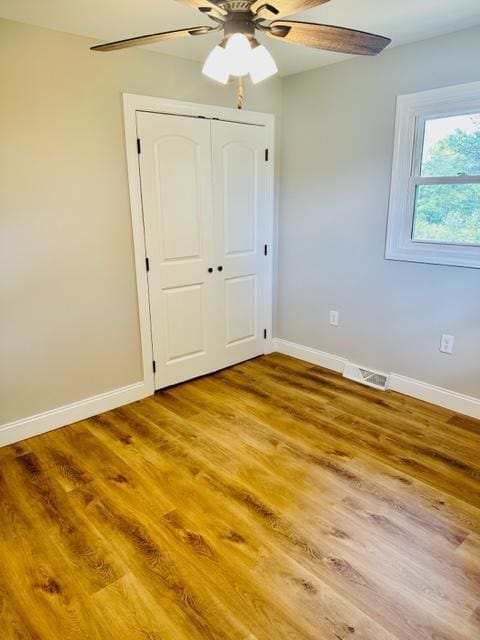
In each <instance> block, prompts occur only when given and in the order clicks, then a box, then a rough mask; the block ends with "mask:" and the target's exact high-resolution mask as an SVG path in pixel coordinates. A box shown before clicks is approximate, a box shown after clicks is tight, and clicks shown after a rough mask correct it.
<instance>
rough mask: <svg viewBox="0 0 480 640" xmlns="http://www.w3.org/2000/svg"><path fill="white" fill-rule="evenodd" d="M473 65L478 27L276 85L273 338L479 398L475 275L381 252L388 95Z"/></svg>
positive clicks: (389, 144)
mask: <svg viewBox="0 0 480 640" xmlns="http://www.w3.org/2000/svg"><path fill="white" fill-rule="evenodd" d="M479 60H480V29H478V28H476V29H471V30H467V31H463V32H458V33H454V34H450V35H448V36H443V37H440V38H435V39H432V40H427V41H424V42H420V43H415V44H412V45H408V46H404V47H399V48H395V49H391V50H390V51H388V50H387V51H386V52H385V53H384V54H382V55H380V56H379V57H377V58H356V59H353V60H351V61H347V62H343V63H341V64H336V65H332V66H329V67H324V68H321V69H317V70H314V71H310V72H306V73H302V74H298V75H295V76H290V77H289V78H286V79H285V80H284V82H283V130H282V165H281V191H280V203H281V213H280V221H279V263H278V288H277V336H278V337H280V338H284V339H286V340H291V341H293V342H297V343H300V344H303V345H307V346H309V347H313V348H317V349H321V350H323V351H327V352H329V353H332V354H337V355H340V356H343V357H346V358H348V359H351V360H353V361H357V362H359V363H363V364H366V365H369V366H371V367H376V368H379V369H381V370H385V371H394V372H396V373H399V374H403V375H406V376H410V377H412V378H416V379H419V380H422V381H424V382H429V383H432V384H436V385H440V386H443V387H446V388H449V389H452V390H455V391H459V392H463V393H466V394H469V395H473V396H477V397H479V396H480V270H476V269H466V268H458V267H445V266H437V265H425V264H415V263H407V262H394V261H387V260H385V259H384V244H385V229H386V221H387V209H388V197H389V182H390V175H391V164H392V149H393V137H394V117H395V99H396V96H397V95H398V94H403V93H411V92H414V91H421V90H425V89H431V88H435V87H442V86H446V85H451V84H458V83H462V82H469V81H473V80H480V65H479ZM330 309H338V310H339V311H340V314H341V320H340V322H341V324H340V326H339V327H338V328H334V327H330V326H329V324H328V311H329V310H330ZM441 333H451V334H454V335H455V338H456V343H455V352H454V354H453V355H451V356H449V355H443V354H440V353H439V351H438V346H439V341H440V335H441Z"/></svg>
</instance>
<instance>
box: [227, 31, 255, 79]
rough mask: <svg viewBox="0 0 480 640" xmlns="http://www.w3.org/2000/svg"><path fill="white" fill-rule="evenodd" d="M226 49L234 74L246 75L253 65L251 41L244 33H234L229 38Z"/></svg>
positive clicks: (229, 65) (231, 71)
mask: <svg viewBox="0 0 480 640" xmlns="http://www.w3.org/2000/svg"><path fill="white" fill-rule="evenodd" d="M225 51H226V53H227V56H228V67H229V70H230V75H232V76H246V75H247V73H249V71H250V67H251V55H252V48H251V46H250V41H249V39H248V38H247V36H245V35H244V34H243V33H234V34H233V35H232V36H230V37H229V39H228V40H227V44H226V46H225Z"/></svg>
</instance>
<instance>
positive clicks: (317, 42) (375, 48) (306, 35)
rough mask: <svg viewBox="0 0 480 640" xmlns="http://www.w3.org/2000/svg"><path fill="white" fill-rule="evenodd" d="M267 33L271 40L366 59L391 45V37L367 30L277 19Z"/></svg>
mask: <svg viewBox="0 0 480 640" xmlns="http://www.w3.org/2000/svg"><path fill="white" fill-rule="evenodd" d="M266 33H267V35H269V36H270V37H271V38H275V39H276V40H283V41H284V42H291V43H293V44H303V45H305V46H306V47H315V48H317V49H325V50H326V51H337V52H338V53H353V54H358V55H363V56H375V55H377V53H380V51H382V50H383V49H385V47H386V46H387V45H388V44H390V42H391V40H390V38H384V37H383V36H376V35H375V34H373V33H366V32H365V31H356V30H355V29H345V28H344V27H333V26H331V25H328V24H313V23H312V22H293V21H290V20H274V22H271V23H270V30H269V31H267V32H266Z"/></svg>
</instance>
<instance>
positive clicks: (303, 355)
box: [272, 338, 348, 373]
mask: <svg viewBox="0 0 480 640" xmlns="http://www.w3.org/2000/svg"><path fill="white" fill-rule="evenodd" d="M272 342H273V348H274V351H278V352H279V353H284V354H285V355H287V356H292V357H293V358H298V359H299V360H305V362H311V363H312V364H316V365H318V366H319V367H325V368H326V369H331V370H332V371H337V372H338V373H343V370H344V368H345V365H346V364H347V362H348V360H347V359H346V358H340V356H333V355H332V354H331V353H326V352H325V351H319V350H318V349H312V348H311V347H304V346H303V345H302V344H296V343H295V342H289V341H288V340H282V339H281V338H274V339H273V341H272Z"/></svg>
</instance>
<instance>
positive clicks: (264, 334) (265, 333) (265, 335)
mask: <svg viewBox="0 0 480 640" xmlns="http://www.w3.org/2000/svg"><path fill="white" fill-rule="evenodd" d="M263 339H264V340H266V339H267V330H266V329H264V330H263Z"/></svg>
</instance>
